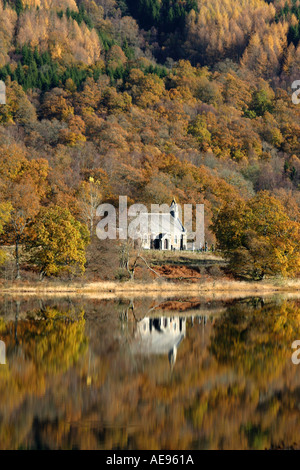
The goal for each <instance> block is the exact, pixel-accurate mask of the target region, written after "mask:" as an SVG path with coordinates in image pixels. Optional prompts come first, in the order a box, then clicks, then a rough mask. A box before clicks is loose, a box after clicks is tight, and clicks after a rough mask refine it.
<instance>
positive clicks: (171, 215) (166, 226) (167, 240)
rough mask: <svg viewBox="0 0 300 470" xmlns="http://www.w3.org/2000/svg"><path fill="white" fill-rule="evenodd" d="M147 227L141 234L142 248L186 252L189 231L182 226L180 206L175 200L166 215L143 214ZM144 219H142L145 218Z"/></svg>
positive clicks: (144, 225) (144, 224) (143, 224)
mask: <svg viewBox="0 0 300 470" xmlns="http://www.w3.org/2000/svg"><path fill="white" fill-rule="evenodd" d="M142 216H143V217H145V218H146V219H147V220H145V221H144V223H142V226H143V227H147V229H146V230H144V231H143V233H142V234H141V239H142V248H144V249H152V250H186V249H187V231H186V229H185V228H184V226H183V225H182V222H181V220H180V215H179V209H178V205H177V203H176V201H175V199H173V201H172V204H171V206H170V211H169V212H166V213H147V214H142ZM143 217H142V218H143Z"/></svg>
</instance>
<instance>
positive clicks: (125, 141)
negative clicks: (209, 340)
mask: <svg viewBox="0 0 300 470" xmlns="http://www.w3.org/2000/svg"><path fill="white" fill-rule="evenodd" d="M299 22H300V1H299V0H287V1H284V0H274V1H268V2H267V1H264V0H222V1H221V0H95V1H92V0H76V1H75V0H15V1H14V0H0V80H3V81H4V82H5V84H6V97H7V104H6V105H0V212H1V224H0V229H1V232H2V235H1V237H2V244H5V245H14V246H15V247H16V258H17V266H16V272H15V274H16V275H18V274H19V269H20V266H19V265H18V250H19V248H20V246H22V247H24V246H26V248H27V249H28V250H29V255H28V264H31V265H32V266H33V269H35V270H36V271H38V272H40V273H43V274H45V275H59V274H60V273H61V272H62V271H64V270H66V269H67V270H70V269H73V268H75V267H76V269H77V268H79V270H84V265H85V250H86V247H87V246H88V243H89V239H90V237H93V235H94V231H95V224H96V218H95V209H96V207H97V206H98V205H99V203H101V202H112V203H114V204H117V203H118V197H119V195H128V198H129V203H132V202H140V203H144V204H146V205H150V204H151V203H160V204H161V203H170V198H171V197H173V196H176V197H177V199H178V201H179V202H180V203H181V204H185V203H189V204H197V203H204V204H205V213H206V237H207V241H208V243H209V245H211V244H217V245H218V246H219V247H220V248H222V250H224V252H227V254H228V256H229V258H230V263H231V267H232V270H233V272H236V273H237V274H239V275H241V276H249V277H251V278H256V279H257V278H262V277H263V276H264V275H265V274H283V275H291V276H296V275H297V274H298V273H299V272H300V232H299V227H300V225H299V223H300V212H299V210H300V193H299V184H300V104H295V103H293V101H292V93H293V90H292V83H293V82H294V81H295V80H300V26H299ZM89 232H90V233H89ZM41 247H42V248H41ZM62 247H63V248H62ZM262 260H263V262H262Z"/></svg>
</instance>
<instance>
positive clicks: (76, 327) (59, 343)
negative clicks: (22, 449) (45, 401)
mask: <svg viewBox="0 0 300 470" xmlns="http://www.w3.org/2000/svg"><path fill="white" fill-rule="evenodd" d="M17 309H18V305H17ZM0 334H1V339H2V340H3V341H4V342H5V345H6V347H7V357H6V359H7V365H6V366H5V367H1V368H0V403H1V404H2V405H3V404H5V410H6V412H5V415H3V416H2V418H3V419H1V420H0V447H1V448H15V447H16V446H18V445H19V444H18V443H21V442H22V441H23V440H24V439H25V438H26V435H27V433H28V432H29V431H30V429H31V420H30V419H29V420H28V417H29V418H30V413H29V414H28V410H27V411H26V417H27V419H24V417H23V416H22V413H23V412H24V411H22V410H23V408H22V405H24V404H26V400H28V397H30V396H31V397H34V396H35V397H40V396H42V395H43V394H45V392H46V390H47V388H48V382H49V384H51V385H52V383H53V380H54V381H56V379H55V377H56V376H57V377H59V376H60V374H61V373H63V372H65V371H67V370H68V369H69V368H70V367H71V366H72V365H74V364H76V362H77V361H78V360H79V358H80V356H82V355H83V353H84V352H85V350H86V347H87V339H86V337H85V319H84V312H83V311H82V312H80V313H79V314H78V315H76V314H75V313H73V312H67V313H63V312H61V311H59V310H57V309H56V308H48V307H47V308H45V309H43V310H40V311H36V312H34V313H33V314H31V315H27V317H26V319H22V320H20V319H18V313H17V315H16V320H15V321H11V322H6V323H5V322H4V321H3V320H2V321H1V322H0ZM49 378H51V381H50V380H49ZM17 409H19V411H18V413H17V416H15V418H14V420H16V421H17V424H16V426H11V424H10V421H11V419H12V418H11V415H12V414H13V413H16V410H17ZM25 409H26V406H25ZM30 409H31V413H34V402H32V403H31V405H30ZM32 416H33V415H32Z"/></svg>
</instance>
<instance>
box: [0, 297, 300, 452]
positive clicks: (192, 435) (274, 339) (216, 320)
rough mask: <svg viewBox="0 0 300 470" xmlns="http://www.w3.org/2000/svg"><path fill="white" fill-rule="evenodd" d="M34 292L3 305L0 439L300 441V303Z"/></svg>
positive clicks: (5, 444)
mask: <svg viewBox="0 0 300 470" xmlns="http://www.w3.org/2000/svg"><path fill="white" fill-rule="evenodd" d="M31 302H32V304H30V303H26V302H25V301H22V302H20V301H19V302H15V301H13V300H11V301H8V300H7V299H6V300H5V301H3V304H2V305H0V340H1V341H3V342H4V343H5V346H6V365H0V448H2V449H11V448H13V449H15V448H53V449H54V448H67V449H68V448H81V449H177V450H181V449H200V448H211V449H214V448H239V449H247V448H251V449H254V448H255V449H257V448H258V449H259V448H262V449H264V448H272V447H279V446H285V447H288V446H292V447H299V446H300V420H299V418H300V411H299V410H300V375H299V369H298V368H297V366H295V365H294V364H293V363H292V361H291V344H292V342H293V341H294V340H295V339H300V304H299V302H297V301H286V300H280V299H275V300H273V301H265V302H263V301H261V299H247V300H245V301H239V302H232V301H231V302H228V303H225V302H215V303H214V302H212V301H204V300H201V299H192V300H190V299H177V300H176V301H175V300H169V301H160V302H157V301H154V300H151V299H146V300H141V301H135V302H129V303H126V302H125V301H121V300H120V301H102V302H101V301H90V302H83V301H81V300H78V301H70V300H69V299H66V300H61V301H54V300H52V301H47V302H43V301H31ZM170 366H171V373H170Z"/></svg>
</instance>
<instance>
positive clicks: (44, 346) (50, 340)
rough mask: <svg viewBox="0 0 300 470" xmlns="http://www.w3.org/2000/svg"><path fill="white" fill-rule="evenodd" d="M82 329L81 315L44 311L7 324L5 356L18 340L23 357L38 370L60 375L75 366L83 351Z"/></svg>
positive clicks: (83, 323)
mask: <svg viewBox="0 0 300 470" xmlns="http://www.w3.org/2000/svg"><path fill="white" fill-rule="evenodd" d="M16 322H17V320H16ZM84 326H85V320H84V312H81V313H80V314H79V315H77V317H75V316H74V315H72V314H71V313H67V314H64V313H62V312H60V311H59V310H57V309H55V308H46V309H44V310H41V311H38V312H35V313H34V314H33V315H31V316H30V317H28V318H27V319H26V320H22V321H20V320H19V321H18V322H17V323H15V325H10V324H8V325H7V328H6V331H5V332H4V334H2V336H3V337H4V338H5V341H6V343H7V345H8V356H9V351H10V347H11V346H13V343H14V342H16V338H17V344H18V345H20V346H21V348H22V353H23V355H24V356H25V358H26V359H28V360H32V361H33V363H34V364H35V366H36V368H37V369H38V370H42V371H47V372H48V373H53V372H62V371H64V370H66V369H68V368H69V367H70V366H71V365H72V364H74V363H75V362H76V361H77V360H78V358H79V357H80V356H81V354H82V353H83V352H84V350H85V348H86V338H85V335H84ZM12 330H14V337H12V336H11V331H12Z"/></svg>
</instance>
